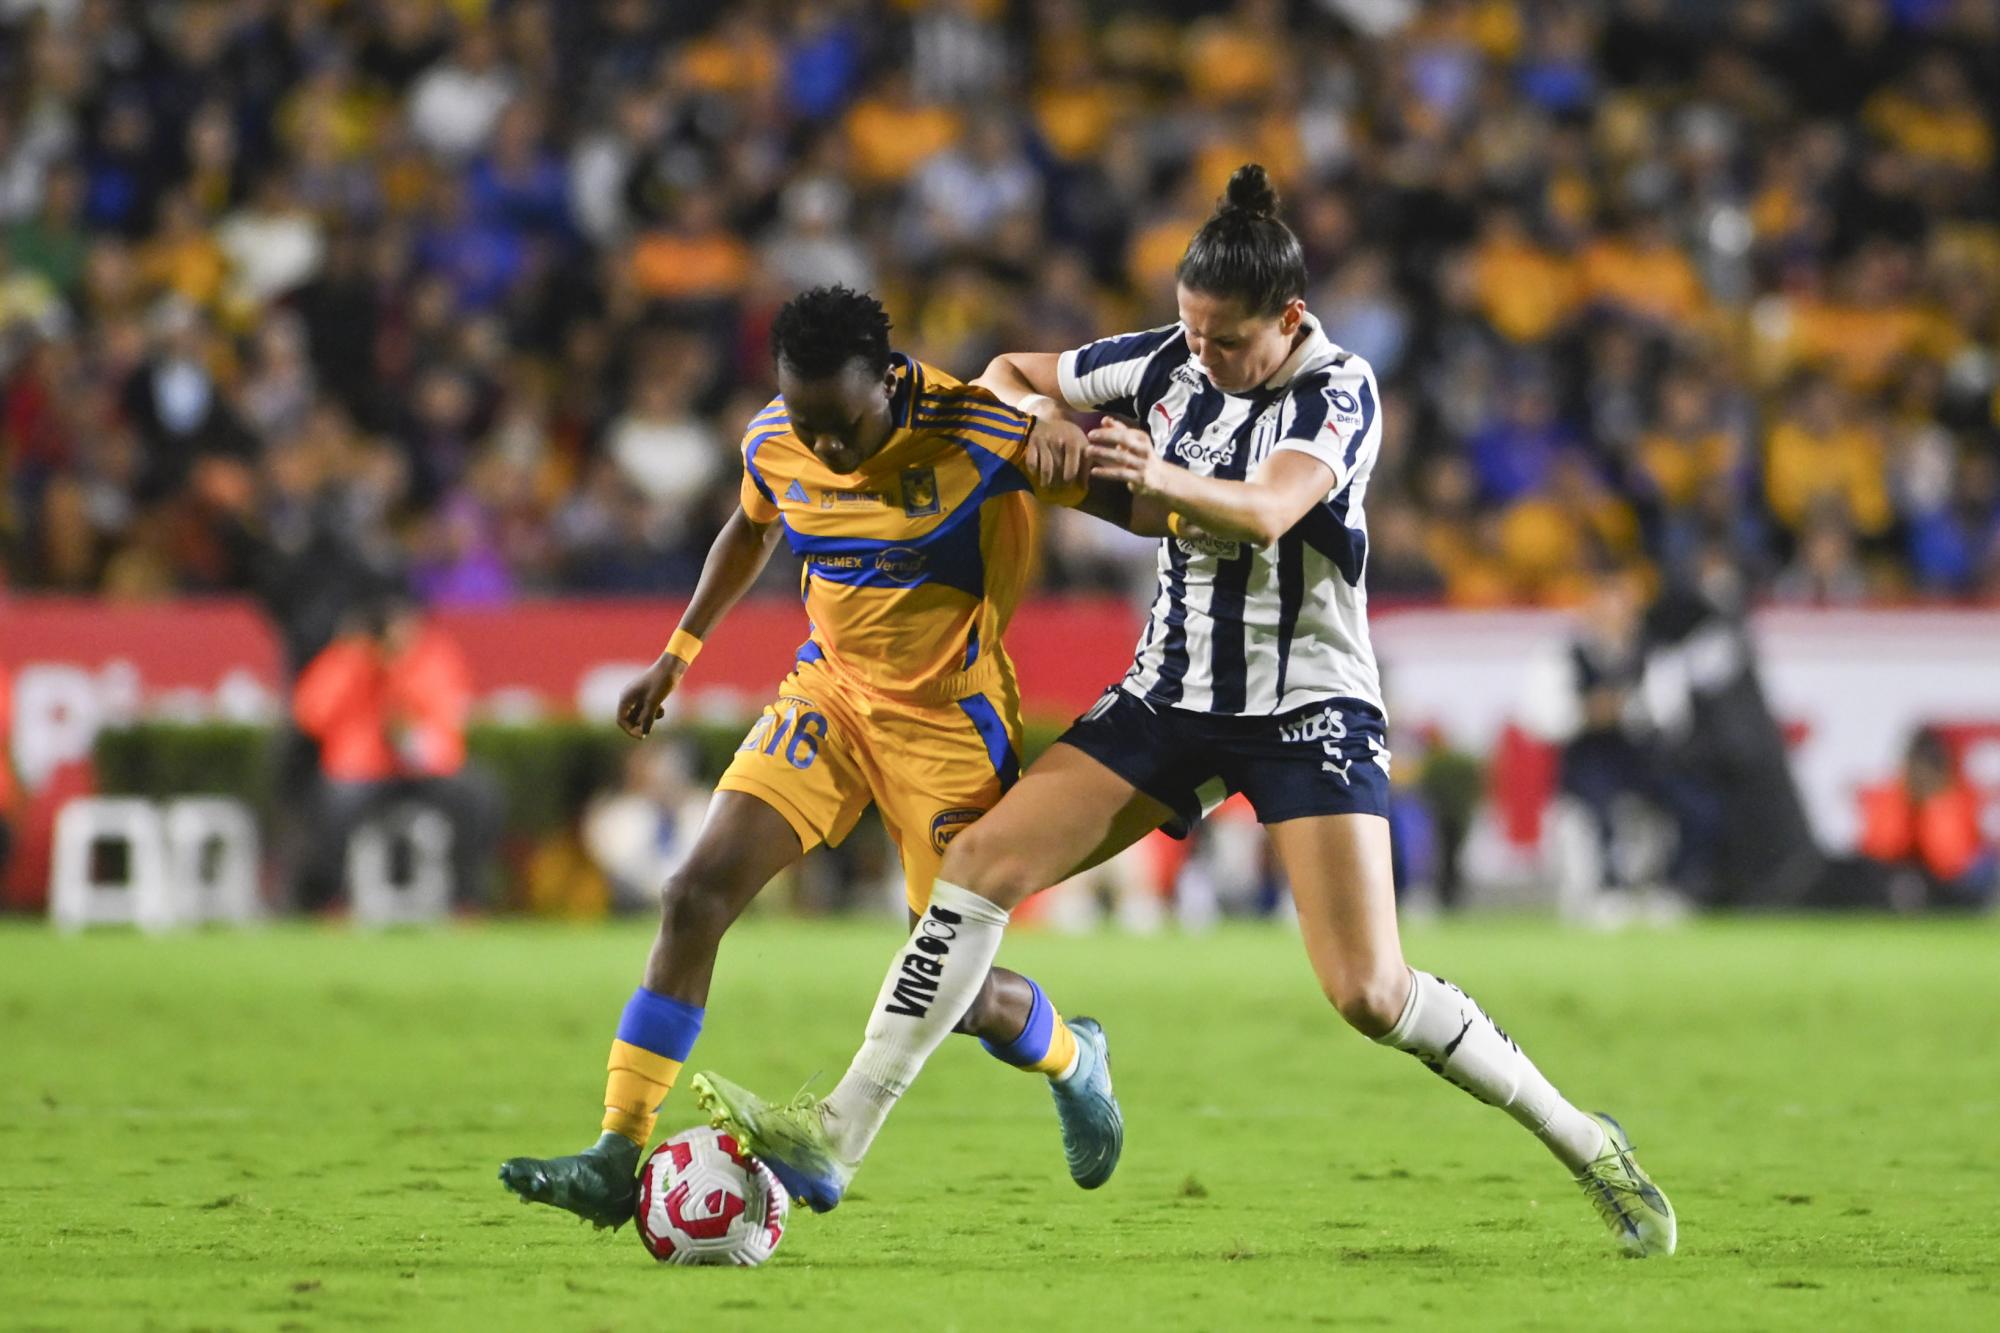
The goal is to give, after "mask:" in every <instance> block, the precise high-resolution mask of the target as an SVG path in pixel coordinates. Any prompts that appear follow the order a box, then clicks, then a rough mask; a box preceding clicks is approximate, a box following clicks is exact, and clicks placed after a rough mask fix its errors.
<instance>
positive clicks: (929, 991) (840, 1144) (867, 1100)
mask: <svg viewBox="0 0 2000 1333" xmlns="http://www.w3.org/2000/svg"><path fill="white" fill-rule="evenodd" d="M1006 930H1007V913H1006V912H1005V911H1003V910H1002V909H1000V908H998V907H996V906H994V905H993V904H992V903H990V902H988V901H986V899H984V898H982V897H980V896H979V895H978V894H976V893H973V892H972V891H971V890H969V889H961V888H960V887H958V885H956V884H947V883H945V882H944V881H942V880H940V881H938V883H937V884H936V885H934V886H933V887H932V889H931V901H930V906H929V907H928V908H926V909H925V910H924V914H923V915H922V916H921V917H919V918H918V919H917V926H916V929H915V930H913V931H911V932H910V938H909V940H908V942H907V943H905V944H904V945H903V947H902V948H901V949H900V950H898V951H897V954H896V961H895V962H893V963H891V964H890V965H889V975H888V976H887V977H885V978H884V979H883V981H882V992H881V994H879V995H877V996H876V997H875V1008H874V1010H873V1011H872V1012H871V1013H870V1015H869V1018H868V1032H867V1036H866V1038H865V1039H864V1040H863V1041H862V1043H861V1050H860V1051H859V1052H858V1053H857V1054H856V1055H855V1057H854V1063H853V1064H851V1065H849V1066H848V1067H847V1073H846V1074H845V1075H843V1076H842V1078H841V1080H840V1084H839V1086H837V1087H835V1088H834V1090H833V1092H832V1093H831V1094H830V1095H829V1096H828V1097H827V1099H826V1119H827V1128H828V1129H829V1130H830V1131H832V1134H833V1138H834V1146H835V1148H836V1149H837V1150H838V1151H839V1153H840V1155H841V1156H842V1157H843V1158H845V1159H846V1160H847V1161H849V1162H859V1161H860V1160H861V1158H862V1155H863V1154H864V1153H866V1152H867V1151H868V1145H869V1144H871V1143H873V1142H874V1141H875V1136H876V1135H877V1134H879V1133H881V1132H882V1124H883V1122H884V1121H886V1120H887V1119H888V1118H889V1112H890V1110H891V1109H892V1108H893V1107H894V1106H895V1105H896V1099H897V1098H899V1097H901V1096H902V1095H903V1094H904V1093H905V1092H906V1091H908V1090H909V1087H910V1084H912V1083H913V1082H915V1081H916V1077H917V1074H918V1073H919V1072H920V1071H922V1069H923V1067H924V1061H926V1060H928V1059H929V1058H930V1055H931V1052H932V1051H935V1050H936V1049H937V1048H938V1047H939V1046H941V1045H942V1044H943V1043H944V1039H945V1038H946V1037H948V1036H950V1035H951V1030H952V1028H953V1027H954V1026H956V1025H957V1023H958V1020H959V1019H961V1018H963V1017H964V1016H965V1011H966V1010H967V1009H969V1008H971V1007H972V1001H973V1000H974V999H975V998H976V997H977V996H978V994H979V988H980V987H981V986H983V985H985V984H986V973H987V972H988V970H990V969H991V968H992V966H993V957H994V955H995V954H997V953H999V952H1000V937H1001V936H1002V935H1003V934H1005V933H1006Z"/></svg>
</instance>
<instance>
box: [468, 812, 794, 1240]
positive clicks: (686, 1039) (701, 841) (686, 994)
mask: <svg viewBox="0 0 2000 1333" xmlns="http://www.w3.org/2000/svg"><path fill="white" fill-rule="evenodd" d="M802 854H803V848H802V847H801V845H800V840H799V836H798V834H797V833H796V832H794V831H793V828H792V826H791V824H790V823H789V822H788V821H787V820H786V819H785V817H784V816H783V815H782V814H780V813H779V812H778V811H776V810H774V809H773V808H772V807H771V806H769V805H767V804H766V803H765V802H763V801H762V800H760V799H758V798H757V797H755V796H751V795H748V794H746V793H743V792H735V791H718V792H717V793H716V794H715V799H714V800H713V802H712V803H711V804H710V806H709V810H708V815H707V818H705V819H704V820H703V821H702V826H701V832H700V833H699V834H698V835H697V836H696V839H695V845H694V847H693V848H692V849H691V850H690V852H689V855H688V859H687V861H686V862H685V863H684V864H683V865H682V866H681V868H680V869H679V870H676V871H675V872H674V873H673V874H672V875H671V876H669V877H668V880H667V883H666V885H665V886H664V888H663V889H662V890H661V895H660V897H661V911H660V924H659V929H658V931H657V933H656V934H655V936H654V939H653V947H652V950H651V952H650V953H649V954H648V956H647V959H646V969H645V974H644V978H643V980H642V982H641V984H640V986H639V988H638V989H637V990H635V991H633V992H632V996H631V998H630V999H629V1000H627V1001H626V1002H625V1010H624V1012H623V1014H621V1015H620V1017H619V1021H618V1027H617V1030H616V1035H615V1036H614V1037H613V1038H612V1042H611V1054H610V1057H609V1059H608V1060H607V1062H606V1072H605V1087H604V1118H603V1120H602V1122H601V1131H600V1134H599V1137H598V1140H597V1142H596V1143H594V1144H592V1145H591V1146H590V1147H589V1148H586V1149H584V1150H583V1151H582V1152H579V1153H573V1154H570V1155H567V1156H562V1157H553V1158H537V1157H516V1158H512V1159H510V1160H509V1161H507V1162H506V1163H504V1164H503V1165H502V1166H501V1168H500V1179H501V1182H502V1183H503V1184H505V1185H506V1186H507V1188H508V1189H510V1190H512V1191H513V1192H514V1193H515V1194H518V1195H519V1196H520V1197H521V1199H522V1201H523V1202H525V1203H546V1204H551V1205H553V1206H555V1207H558V1208H563V1209H566V1210H567V1211H569V1212H573V1213H576V1214H577V1215H578V1216H580V1217H583V1218H585V1219H587V1220H589V1221H591V1222H593V1223H595V1224H596V1225H598V1226H600V1227H603V1226H612V1227H615V1226H618V1225H620V1224H621V1223H623V1222H624V1220H625V1219H626V1218H627V1217H629V1216H630V1215H631V1208H632V1188H633V1186H632V1180H633V1171H634V1170H635V1169H636V1167H637V1166H638V1162H639V1156H640V1154H641V1153H642V1152H644V1151H645V1147H646V1144H647V1142H648V1140H650V1139H651V1137H652V1133H653V1124H654V1121H655V1120H656V1119H657V1117H658V1115H659V1109H660V1106H661V1104H662V1103H663V1102H664V1101H665V1100H666V1097H667V1094H668V1093H669V1092H671V1091H672V1090H673V1086H674V1083H675V1081H676V1079H677V1078H678V1077H679V1074H680V1069H681V1065H682V1064H683V1063H684V1062H685V1061H686V1060H687V1058H688V1055H689V1053H690V1052H691V1051H692V1049H693V1047H694V1042H695V1038H696V1037H697V1036H699V1035H700V1032H701V1025H702V1021H703V1018H704V1017H705V1013H706V1005H707V1001H708V987H709V979H710V977H711V976H712V975H713V973H714V969H715V955H716V950H717V948H718V946H719V945H720V943H721V940H722V934H723V932H724V931H726V930H727V929H728V928H729V925H730V923H731V922H733V921H735V920H736V918H737V917H738V916H740V915H741V914H742V912H743V909H744V908H745V907H747V906H748V905H749V903H750V900H751V899H752V898H755V897H756V896H757V894H758V892H759V891H760V890H761V889H762V888H763V887H764V885H765V884H767V883H769V882H770V880H771V879H772V877H773V876H775V875H776V874H778V872H779V871H781V870H783V869H785V868H786V867H787V866H789V865H791V864H792V863H793V862H795V861H797V860H798V859H799V857H800V856H801V855H802Z"/></svg>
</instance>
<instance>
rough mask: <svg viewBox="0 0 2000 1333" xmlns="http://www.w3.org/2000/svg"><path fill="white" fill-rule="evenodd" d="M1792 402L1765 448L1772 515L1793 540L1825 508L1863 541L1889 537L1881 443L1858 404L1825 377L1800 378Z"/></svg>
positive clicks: (1888, 516) (1808, 375) (1791, 394)
mask: <svg viewBox="0 0 2000 1333" xmlns="http://www.w3.org/2000/svg"><path fill="white" fill-rule="evenodd" d="M1788 397H1789V402H1788V404H1787V408H1786V411H1785V414H1784V416H1783V417H1781V418H1780V419H1779V421H1778V423H1777V424H1776V425H1775V426H1773V427H1772V428H1771V433H1770V436H1769V437H1768V438H1767V439H1766V441H1765V444H1764V486H1765V497H1766V499H1767V500H1768V501H1769V503H1770V506H1771V512H1772V513H1773V514H1774V515H1776V517H1777V519H1778V521H1779V522H1780V523H1782V524H1783V525H1784V526H1785V527H1786V528H1788V529H1790V530H1791V531H1792V532H1794V533H1799V532H1801V531H1802V530H1803V529H1804V527H1805V525H1806V520H1807V518H1808V517H1809V516H1810V514H1811V513H1812V512H1813V511H1815V510H1816V509H1819V508H1821V507H1822V506H1823V507H1824V508H1825V509H1826V510H1827V511H1828V512H1831V513H1833V514H1835V515H1836V516H1837V517H1838V518H1840V519H1843V520H1845V521H1846V522H1848V523H1850V524H1852V525H1853V527H1854V528H1855V530H1856V531H1858V532H1860V533H1862V534H1864V535H1867V536H1876V535H1879V534H1880V533H1882V532H1883V531H1885V530H1886V529H1887V528H1888V526H1889V520H1890V517H1891V512H1890V509H1889V494H1888V488H1887V484H1886V477H1885V475H1884V463H1885V460H1884V448H1883V440H1882V437H1881V435H1880V434H1879V433H1878V432H1877V431H1875V430H1874V429H1873V428H1872V425H1871V423H1869V422H1867V421H1865V420H1857V414H1856V412H1855V411H1854V404H1853V403H1852V401H1851V400H1844V399H1843V395H1842V391H1841V389H1840V386H1839V385H1837V384H1836V383H1834V381H1833V380H1831V379H1830V378H1828V377H1827V376H1825V375H1819V374H1811V373H1808V374H1804V375H1801V376H1800V377H1799V378H1798V379H1797V380H1796V381H1795V382H1794V383H1793V385H1792V388H1791V391H1790V393H1789V395H1788Z"/></svg>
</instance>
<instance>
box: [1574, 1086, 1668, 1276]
mask: <svg viewBox="0 0 2000 1333" xmlns="http://www.w3.org/2000/svg"><path fill="white" fill-rule="evenodd" d="M1591 1119H1593V1120H1595V1121H1597V1122H1598V1123H1599V1124H1601V1125H1603V1126H1604V1153H1603V1155H1602V1156H1600V1157H1599V1158H1598V1159H1597V1160H1596V1161H1594V1162H1592V1163H1591V1164H1590V1165H1589V1166H1587V1167H1585V1168H1584V1169H1583V1170H1582V1171H1581V1172H1579V1173H1578V1175H1577V1177H1576V1183H1577V1184H1578V1185H1580V1186H1582V1187H1583V1192H1584V1195H1585V1197H1587V1198H1588V1199H1589V1200H1590V1203H1591V1206H1592V1207H1593V1208H1595V1209H1597V1215H1598V1216H1599V1217H1601V1218H1603V1219H1604V1225H1605V1226H1607V1227H1609V1228H1610V1229H1611V1234H1612V1235H1614V1236H1616V1237H1617V1238H1618V1243H1619V1244H1620V1245H1622V1246H1624V1247H1625V1252H1626V1253H1627V1254H1629V1255H1632V1256H1633V1257H1634V1258H1639V1259H1643V1258H1646V1257H1647V1256H1649V1255H1655V1254H1662V1255H1664V1254H1672V1253H1673V1252H1674V1245H1675V1243H1676V1240H1677V1234H1676V1227H1675V1224H1674V1206H1673V1205H1672V1204H1670V1203H1668V1202H1667V1196H1666V1195H1664V1194H1662V1193H1660V1190H1659V1187H1658V1186H1657V1185H1655V1184H1653V1180H1652V1177H1650V1176H1648V1175H1647V1174H1646V1173H1645V1172H1644V1171H1642V1170H1640V1169H1639V1159H1638V1158H1636V1157H1634V1156H1633V1155H1632V1140H1631V1139H1629V1138H1627V1137H1626V1136H1625V1129H1624V1127H1623V1126H1622V1125H1620V1124H1619V1123H1618V1122H1617V1121H1616V1120H1613V1119H1612V1118H1611V1117H1610V1116H1608V1115H1606V1114H1604V1112H1602V1111H1593V1112H1592V1113H1591Z"/></svg>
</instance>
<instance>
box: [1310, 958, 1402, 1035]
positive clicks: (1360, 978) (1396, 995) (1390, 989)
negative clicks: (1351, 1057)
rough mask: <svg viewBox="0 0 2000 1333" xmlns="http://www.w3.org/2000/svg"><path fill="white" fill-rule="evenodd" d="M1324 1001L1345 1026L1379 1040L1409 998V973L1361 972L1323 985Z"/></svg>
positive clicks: (1397, 968)
mask: <svg viewBox="0 0 2000 1333" xmlns="http://www.w3.org/2000/svg"><path fill="white" fill-rule="evenodd" d="M1322 988H1323V989H1324V990H1325V991H1326V998H1327V999H1328V1000H1331V1001H1332V1002H1333V1007H1334V1008H1335V1009H1338V1010H1339V1011H1340V1016H1341V1017H1342V1018H1344V1019H1346V1020H1347V1023H1348V1026H1349V1027H1352V1028H1353V1029H1354V1030H1355V1031H1357V1032H1359V1033H1361V1035H1363V1036H1364V1037H1379V1036H1382V1035H1383V1034H1384V1033H1386V1032H1388V1031H1389V1029H1390V1028H1393V1027H1395V1026H1396V1020H1397V1019H1399V1018H1401V1017H1402V1016H1403V1005H1404V1003H1405V1002H1406V1001H1407V1000H1408V999H1409V995H1410V972H1409V969H1408V968H1406V967H1404V966H1403V965H1402V964H1401V963H1397V964H1396V965H1395V966H1393V967H1379V968H1363V969H1357V970H1356V971H1354V972H1352V973H1349V974H1344V975H1341V976H1338V977H1334V978H1332V979H1330V980H1327V981H1326V982H1324V984H1323V987H1322Z"/></svg>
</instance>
